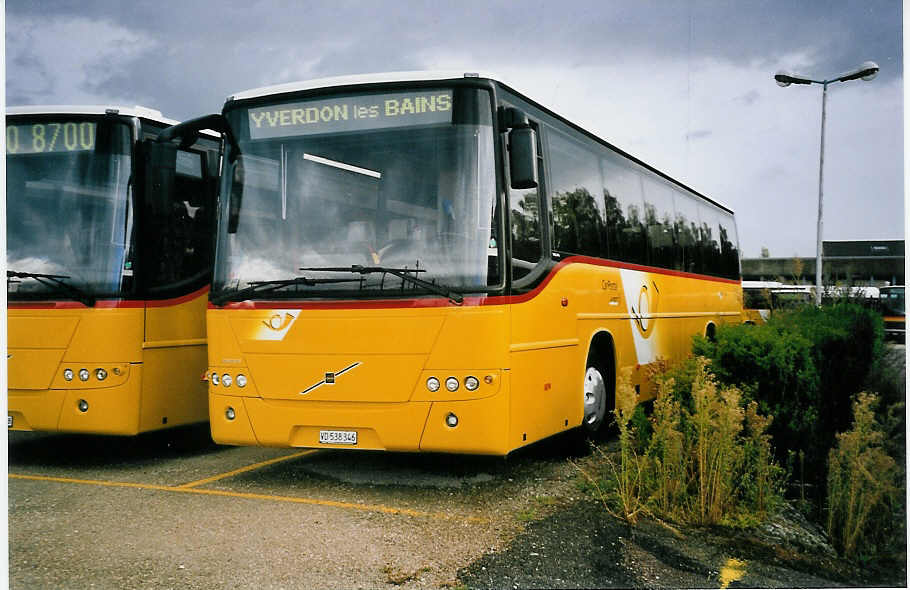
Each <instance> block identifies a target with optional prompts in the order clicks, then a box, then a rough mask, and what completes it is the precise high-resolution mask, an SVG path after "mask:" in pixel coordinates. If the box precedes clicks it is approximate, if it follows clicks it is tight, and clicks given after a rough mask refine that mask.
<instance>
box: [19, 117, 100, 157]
mask: <svg viewBox="0 0 910 590" xmlns="http://www.w3.org/2000/svg"><path fill="white" fill-rule="evenodd" d="M96 131H97V124H96V123H93V122H91V121H52V122H43V123H22V124H9V125H7V126H6V153H7V154H41V153H48V152H57V153H59V152H82V151H89V150H93V149H95V134H96Z"/></svg>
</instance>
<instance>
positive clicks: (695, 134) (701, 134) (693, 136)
mask: <svg viewBox="0 0 910 590" xmlns="http://www.w3.org/2000/svg"><path fill="white" fill-rule="evenodd" d="M713 134H714V132H713V131H711V130H710V129H697V130H695V131H690V132H689V133H686V140H687V141H691V140H695V141H698V140H699V139H705V138H706V137H711V135H713Z"/></svg>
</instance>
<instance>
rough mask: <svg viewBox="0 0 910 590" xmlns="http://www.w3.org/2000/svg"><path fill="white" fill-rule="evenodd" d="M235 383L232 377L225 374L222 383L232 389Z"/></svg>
mask: <svg viewBox="0 0 910 590" xmlns="http://www.w3.org/2000/svg"><path fill="white" fill-rule="evenodd" d="M233 382H234V380H233V379H231V376H230V375H228V374H227V373H225V374H224V375H222V376H221V383H222V385H224V386H225V387H230V386H231V383H233Z"/></svg>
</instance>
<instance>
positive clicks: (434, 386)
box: [427, 377, 439, 392]
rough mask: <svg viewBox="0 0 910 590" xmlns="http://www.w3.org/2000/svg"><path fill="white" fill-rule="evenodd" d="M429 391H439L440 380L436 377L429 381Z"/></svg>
mask: <svg viewBox="0 0 910 590" xmlns="http://www.w3.org/2000/svg"><path fill="white" fill-rule="evenodd" d="M427 389H429V390H430V391H432V392H436V391H439V379H437V378H436V377H430V378H429V379H427Z"/></svg>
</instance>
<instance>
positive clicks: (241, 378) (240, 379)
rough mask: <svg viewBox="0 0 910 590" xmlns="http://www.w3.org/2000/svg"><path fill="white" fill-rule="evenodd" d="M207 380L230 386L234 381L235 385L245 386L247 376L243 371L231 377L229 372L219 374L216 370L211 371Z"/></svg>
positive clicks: (215, 383)
mask: <svg viewBox="0 0 910 590" xmlns="http://www.w3.org/2000/svg"><path fill="white" fill-rule="evenodd" d="M209 381H211V382H212V385H221V386H223V387H230V386H231V385H234V384H235V383H236V384H237V387H246V383H247V378H246V375H244V374H243V373H239V374H238V375H237V376H236V377H233V376H231V374H230V373H223V374H221V375H219V374H218V373H217V372H216V371H212V373H211V374H210V375H209Z"/></svg>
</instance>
